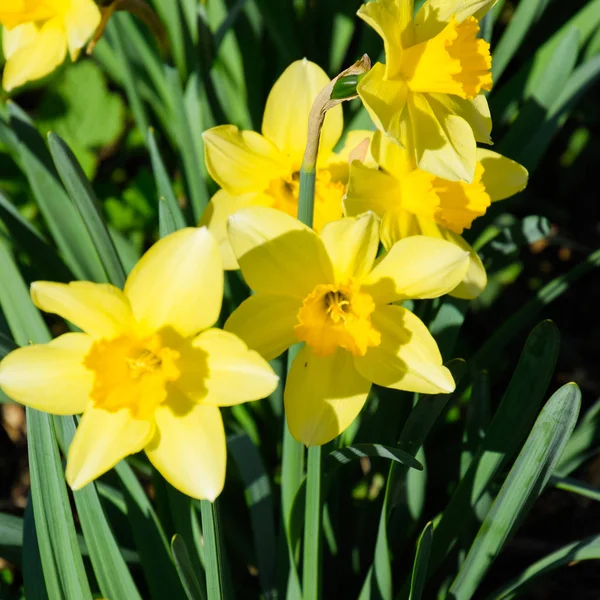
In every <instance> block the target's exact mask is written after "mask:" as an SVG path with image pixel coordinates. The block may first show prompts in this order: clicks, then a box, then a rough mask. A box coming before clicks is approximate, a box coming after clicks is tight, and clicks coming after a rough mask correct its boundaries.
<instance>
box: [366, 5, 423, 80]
mask: <svg viewBox="0 0 600 600" xmlns="http://www.w3.org/2000/svg"><path fill="white" fill-rule="evenodd" d="M403 5H412V1H410V2H409V1H408V0H403V2H401V3H398V2H390V1H389V0H376V1H375V2H369V3H368V4H363V5H362V6H361V7H360V8H359V9H358V11H357V13H356V14H357V15H358V16H359V17H360V18H361V19H362V20H363V21H364V22H365V23H367V24H368V25H369V26H370V27H372V28H373V29H374V30H375V31H376V32H377V33H378V34H379V35H380V36H381V38H382V39H383V46H384V50H385V62H386V72H385V76H386V78H390V77H394V76H395V75H397V74H398V72H399V70H400V65H401V56H402V46H403V45H404V46H405V47H406V46H408V45H410V44H412V39H413V31H412V28H413V24H412V14H410V12H409V11H405V10H403V8H402V7H403Z"/></svg>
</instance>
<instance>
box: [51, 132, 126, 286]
mask: <svg viewBox="0 0 600 600" xmlns="http://www.w3.org/2000/svg"><path fill="white" fill-rule="evenodd" d="M48 141H49V143H50V152H51V154H52V158H53V159H54V164H55V165H56V168H57V170H58V173H59V174H60V177H61V179H62V181H63V183H64V184H65V188H66V189H67V191H68V192H69V196H70V197H71V200H72V201H73V203H74V204H75V206H76V207H77V210H78V211H79V214H80V215H81V217H82V219H83V222H84V223H85V226H86V228H87V230H88V233H89V235H90V238H91V239H92V242H93V244H94V247H95V248H96V251H97V252H98V256H99V257H100V260H101V262H102V265H103V266H104V269H105V271H106V275H107V277H108V280H109V281H110V282H111V283H112V284H113V285H116V286H117V287H119V288H122V287H123V286H124V284H125V271H124V270H123V265H122V264H121V259H120V258H119V255H118V254H117V250H116V248H115V245H114V243H113V240H112V238H111V237H110V235H109V233H108V228H107V227H106V223H105V222H104V218H103V216H102V213H101V210H100V206H99V205H98V200H97V198H96V195H95V194H94V190H93V189H92V186H91V185H90V182H89V181H88V180H87V178H86V176H85V174H84V172H83V170H82V169H81V167H80V165H79V163H78V162H77V159H76V158H75V156H74V155H73V153H72V152H71V150H70V148H69V147H68V146H67V145H66V144H65V142H64V141H63V140H62V139H61V138H60V137H59V136H58V135H56V134H55V133H49V134H48Z"/></svg>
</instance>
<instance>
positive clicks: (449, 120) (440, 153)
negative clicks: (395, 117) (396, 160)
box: [407, 93, 477, 182]
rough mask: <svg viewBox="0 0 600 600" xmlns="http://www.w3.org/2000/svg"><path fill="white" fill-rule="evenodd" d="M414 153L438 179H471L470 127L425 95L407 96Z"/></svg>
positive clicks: (472, 144)
mask: <svg viewBox="0 0 600 600" xmlns="http://www.w3.org/2000/svg"><path fill="white" fill-rule="evenodd" d="M407 106H408V113H409V115H410V122H411V130H412V139H413V142H414V152H415V158H416V161H417V165H418V167H419V168H420V169H421V170H423V171H428V172H429V173H432V174H433V175H437V176H438V177H441V178H442V179H448V180H450V181H460V180H462V181H468V182H471V181H473V177H474V175H475V164H476V162H477V157H476V144H475V137H474V135H473V130H472V129H471V126H470V125H469V124H468V123H467V122H466V121H465V120H464V119H463V118H462V117H460V116H458V115H455V114H452V113H450V112H448V111H447V110H446V108H445V107H443V106H442V105H441V104H439V103H436V104H435V105H430V103H429V102H428V99H427V95H426V94H419V93H410V94H409V95H408V101H407Z"/></svg>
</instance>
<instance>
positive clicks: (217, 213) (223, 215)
mask: <svg viewBox="0 0 600 600" xmlns="http://www.w3.org/2000/svg"><path fill="white" fill-rule="evenodd" d="M265 198H266V197H265V195H264V194H260V193H256V192H249V193H248V194H238V195H234V194H230V193H229V192H227V191H225V190H219V191H218V192H217V193H216V194H215V195H214V196H213V197H212V198H211V199H210V202H209V203H208V205H207V207H206V208H205V210H204V212H203V213H202V218H201V219H200V222H199V223H198V225H199V226H200V227H202V226H203V225H206V227H207V228H208V230H209V231H210V232H211V233H212V234H213V236H214V238H215V240H216V242H217V244H218V245H219V250H220V252H221V259H222V260H223V268H224V269H225V270H226V271H233V270H236V269H239V268H240V267H239V265H238V263H237V260H236V258H235V254H234V253H233V248H232V247H231V244H230V242H229V236H228V235H227V218H228V217H230V216H231V215H233V214H235V213H236V212H237V211H238V210H240V209H242V208H247V207H248V206H263V205H264V201H263V200H264V199H265Z"/></svg>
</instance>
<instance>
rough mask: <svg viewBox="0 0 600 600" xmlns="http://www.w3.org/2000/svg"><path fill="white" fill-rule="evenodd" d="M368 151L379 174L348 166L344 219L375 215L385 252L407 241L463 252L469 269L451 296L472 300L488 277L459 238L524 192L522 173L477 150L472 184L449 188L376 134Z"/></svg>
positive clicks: (508, 162) (451, 183) (501, 159)
mask: <svg viewBox="0 0 600 600" xmlns="http://www.w3.org/2000/svg"><path fill="white" fill-rule="evenodd" d="M371 150H372V153H373V156H374V158H375V160H376V161H377V162H378V163H379V165H380V166H381V170H378V169H377V168H371V167H369V166H366V165H364V164H362V163H360V162H359V161H354V162H353V163H352V165H351V167H350V180H349V182H348V192H347V195H346V198H345V199H344V209H345V212H346V214H347V215H349V216H356V215H359V214H361V213H363V212H366V211H373V212H375V213H376V214H377V215H379V216H380V217H381V234H380V235H381V242H382V244H383V245H384V247H385V248H386V250H389V249H390V248H392V247H393V245H394V244H395V243H396V242H397V241H398V240H400V239H403V238H405V237H408V236H411V235H427V236H431V237H437V238H442V239H446V240H448V241H449V242H452V243H454V244H456V245H457V246H459V247H460V248H462V249H463V250H467V251H468V252H469V253H470V257H471V259H470V263H469V269H468V271H467V273H466V275H465V278H464V280H463V281H462V282H461V284H460V285H459V286H458V287H457V288H456V289H454V290H453V291H452V292H450V294H451V295H452V296H455V297H458V298H465V299H471V298H476V297H477V296H478V295H479V294H480V293H481V292H482V291H483V289H484V288H485V286H486V283H487V276H486V273H485V268H484V266H483V264H482V262H481V259H480V258H479V256H478V255H477V252H475V250H473V248H471V246H470V245H469V244H468V243H467V242H466V241H465V239H464V238H463V237H461V235H460V234H462V233H463V230H464V229H466V228H469V227H471V224H472V222H473V220H474V219H476V218H477V217H480V216H482V215H483V214H485V212H486V210H487V208H488V207H489V206H490V204H491V203H492V202H495V201H496V200H503V199H504V198H508V197H510V196H513V195H514V194H517V193H518V192H520V191H521V190H523V189H525V186H526V185H527V178H528V173H527V169H525V167H523V166H521V165H520V164H519V163H516V162H515V161H513V160H510V159H509V158H506V157H505V156H502V155H500V154H498V153H496V152H492V151H491V150H484V149H481V148H478V149H477V163H476V168H475V178H474V179H473V183H465V182H462V181H456V182H454V181H447V180H445V179H441V178H440V177H436V176H435V175H432V174H431V173H427V172H426V171H422V170H420V169H418V168H417V165H416V163H415V161H414V159H413V158H412V156H411V153H410V152H409V151H407V150H404V149H402V148H400V146H398V145H397V144H395V143H393V142H390V141H389V139H387V138H386V137H385V136H383V135H382V134H381V133H380V132H377V133H376V134H375V135H374V137H373V142H372V145H371Z"/></svg>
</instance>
